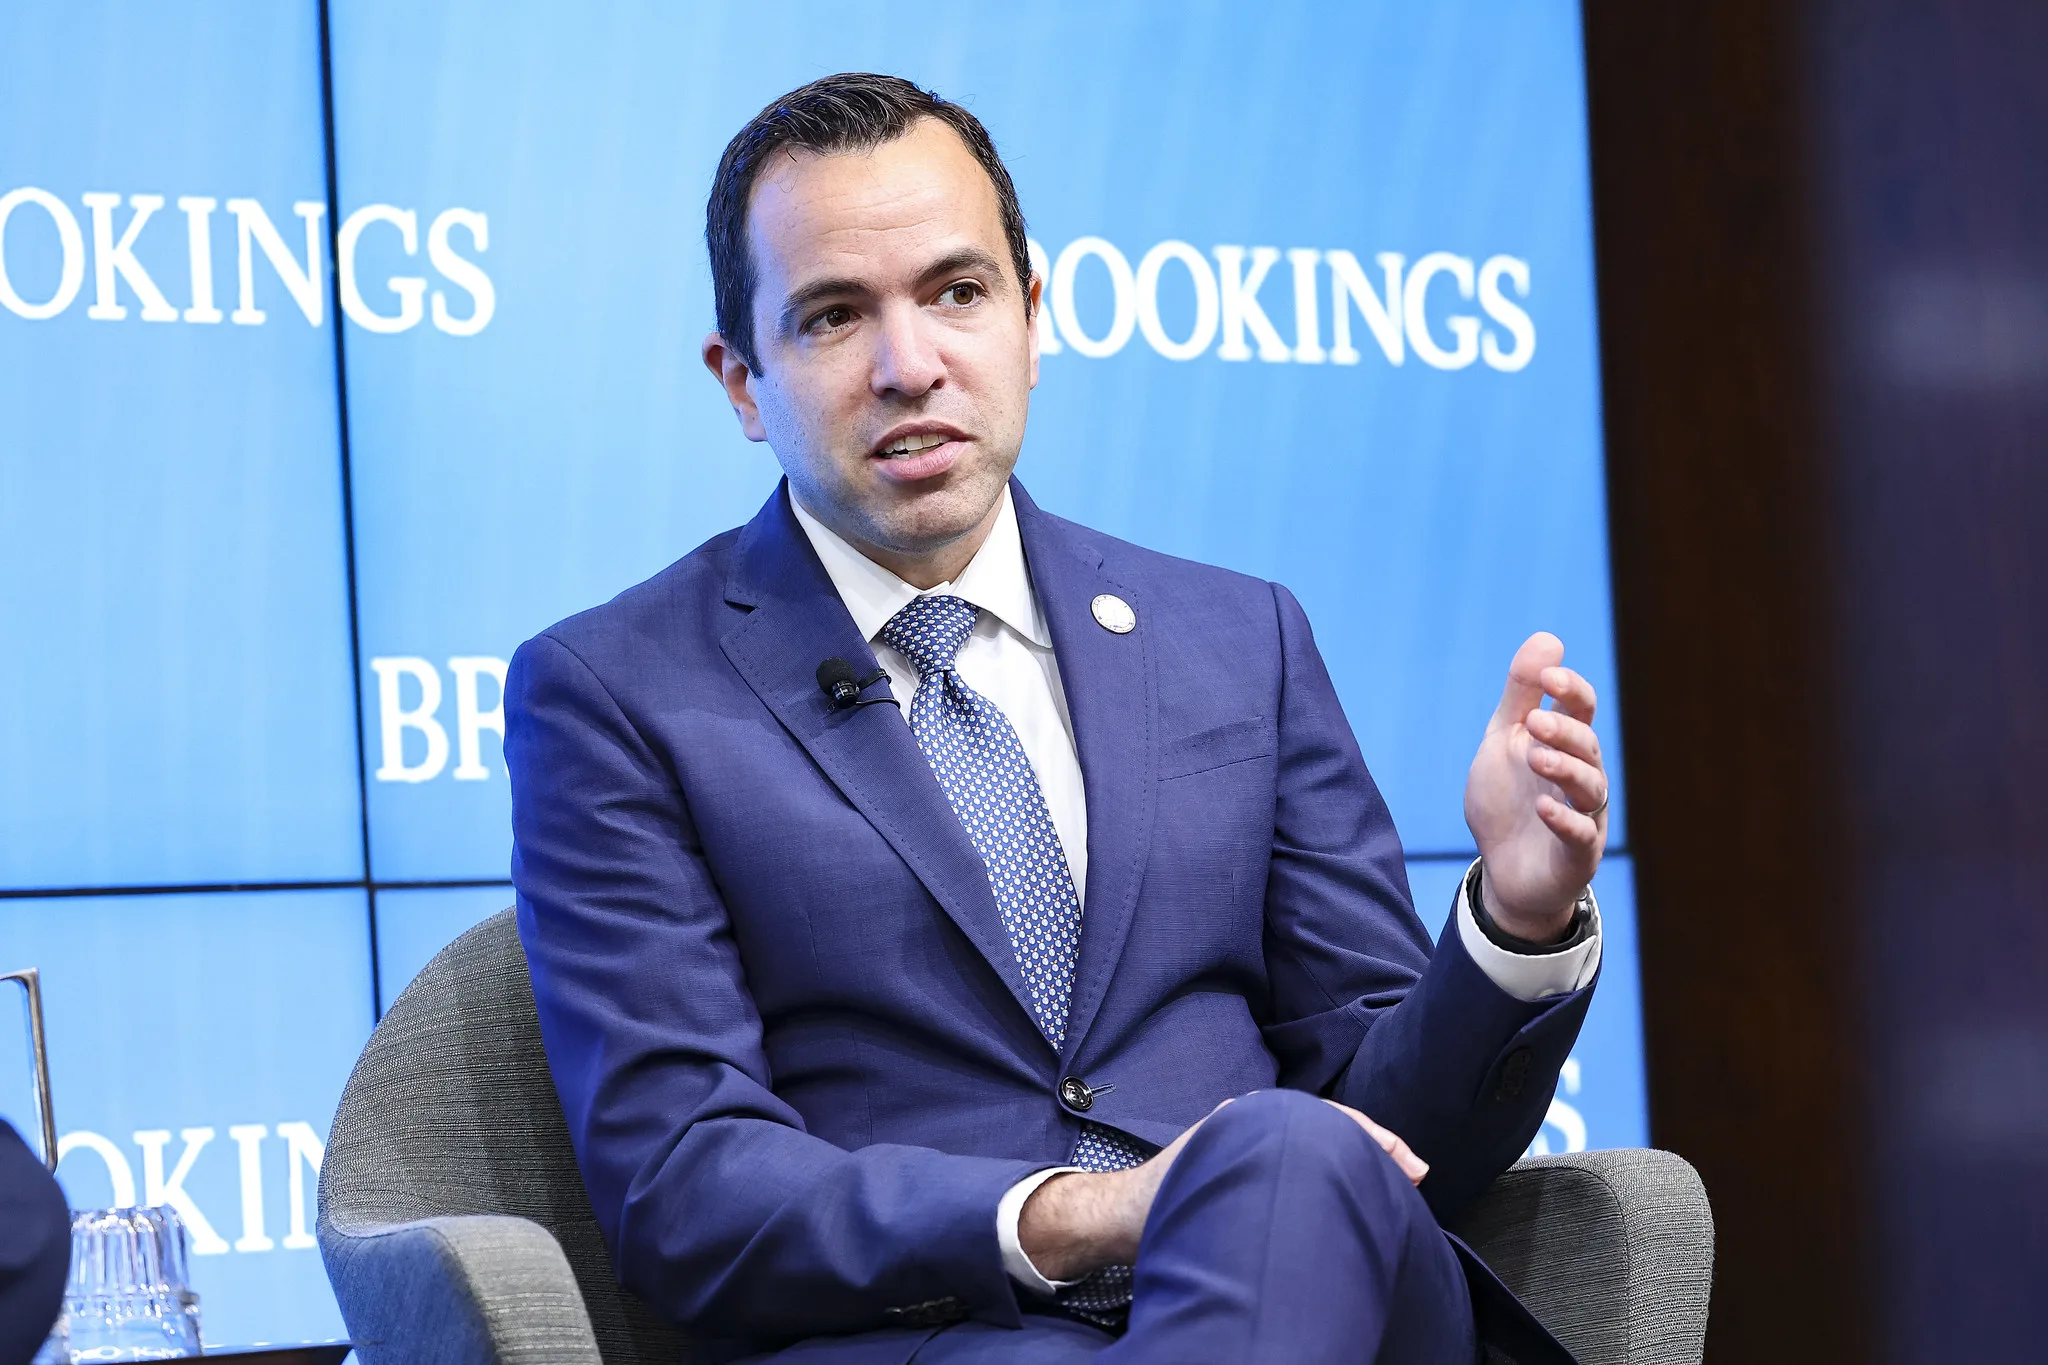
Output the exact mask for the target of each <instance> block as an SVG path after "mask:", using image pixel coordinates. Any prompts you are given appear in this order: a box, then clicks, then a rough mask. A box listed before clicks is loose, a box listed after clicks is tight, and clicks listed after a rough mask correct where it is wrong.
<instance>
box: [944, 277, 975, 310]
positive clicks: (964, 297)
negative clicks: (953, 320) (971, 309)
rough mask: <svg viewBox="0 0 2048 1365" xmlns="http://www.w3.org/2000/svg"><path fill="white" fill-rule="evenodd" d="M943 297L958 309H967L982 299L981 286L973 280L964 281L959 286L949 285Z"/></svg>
mask: <svg viewBox="0 0 2048 1365" xmlns="http://www.w3.org/2000/svg"><path fill="white" fill-rule="evenodd" d="M942 297H944V299H945V300H946V302H948V303H950V304H952V305H953V306H954V307H956V308H965V307H966V306H967V305H968V304H970V303H973V302H974V301H975V300H976V299H978V298H980V297H981V286H980V285H978V284H976V283H974V282H973V281H972V280H962V281H960V282H959V283H958V284H949V285H947V286H946V292H945V294H944V295H943V296H942Z"/></svg>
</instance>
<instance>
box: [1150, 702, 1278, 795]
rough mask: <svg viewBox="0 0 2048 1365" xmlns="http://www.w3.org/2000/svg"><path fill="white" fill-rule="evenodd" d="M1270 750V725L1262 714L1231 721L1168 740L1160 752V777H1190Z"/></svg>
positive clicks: (1262, 756)
mask: <svg viewBox="0 0 2048 1365" xmlns="http://www.w3.org/2000/svg"><path fill="white" fill-rule="evenodd" d="M1272 752H1273V725H1272V722H1271V721H1268V720H1266V719H1265V718H1264V717H1261V716H1253V717H1251V718H1249V719H1247V720H1233V721H1231V722H1229V723H1228V724H1225V725H1216V726H1212V727H1210V728H1209V729H1207V730H1198V731H1196V732H1195V733H1194V734H1192V735H1187V736H1184V737H1183V738H1180V739H1170V740H1168V741H1167V742H1166V743H1165V745H1164V746H1163V747H1162V748H1161V750H1160V754H1159V777H1160V780H1162V781H1164V780H1165V779H1167V778H1170V777H1189V776H1192V775H1193V774H1195V773H1205V772H1207V771H1209V770H1210V769H1211V768H1221V767H1223V766H1224V765H1225V764H1229V763H1242V762H1244V761H1245V760H1246V759H1252V758H1265V757H1268V756H1269V755H1271V754H1272Z"/></svg>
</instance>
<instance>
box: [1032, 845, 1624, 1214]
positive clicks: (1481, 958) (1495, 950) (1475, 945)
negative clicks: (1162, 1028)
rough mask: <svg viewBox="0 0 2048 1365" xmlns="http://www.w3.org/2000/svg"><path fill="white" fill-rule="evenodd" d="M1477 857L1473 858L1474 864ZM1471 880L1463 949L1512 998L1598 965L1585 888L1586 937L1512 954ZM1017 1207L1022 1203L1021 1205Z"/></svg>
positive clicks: (1585, 976) (1564, 982)
mask: <svg viewBox="0 0 2048 1365" xmlns="http://www.w3.org/2000/svg"><path fill="white" fill-rule="evenodd" d="M1478 862H1479V860H1478V859H1477V858H1475V859H1473V860H1472V865H1473V866H1475V867H1476V866H1477V865H1478ZM1471 884H1472V867H1467V868H1466V869H1465V875H1464V876H1462V877H1460V878H1458V906H1457V911H1456V913H1457V916H1458V937H1459V939H1461V940H1462V941H1463V942H1464V944H1465V951H1466V952H1467V953H1468V954H1470V955H1471V958H1472V960H1473V961H1474V962H1476V963H1478V964H1479V970H1480V971H1482V972H1485V973H1486V974H1487V975H1488V976H1490V977H1492V978H1493V984H1494V985H1496V986H1498V987H1500V988H1501V989H1502V990H1504V991H1506V992H1507V993H1508V994H1509V995H1512V996H1513V997H1515V999H1517V1000H1545V999H1548V998H1549V997H1551V996H1553V995H1569V994H1571V992H1573V991H1576V990H1581V989H1583V988H1584V987H1585V985H1586V983H1587V982H1589V981H1591V980H1592V979H1593V977H1594V976H1595V975H1596V974H1597V973H1598V972H1599V970H1600V903H1599V902H1598V901H1595V900H1593V893H1592V892H1591V891H1590V890H1589V891H1588V892H1587V893H1586V899H1587V900H1588V901H1589V902H1590V903H1591V904H1592V907H1593V923H1592V925H1591V926H1590V927H1589V928H1588V929H1587V932H1586V937H1585V938H1584V939H1582V940H1581V941H1580V942H1578V943H1576V944H1574V945H1573V946H1571V947H1569V948H1564V949H1560V950H1559V951H1557V952H1554V953H1511V952H1509V951H1508V950H1507V949H1505V948H1503V947H1500V946H1499V945H1498V944H1496V943H1494V941H1493V940H1492V939H1490V938H1488V937H1487V936H1486V933H1485V931H1484V930H1482V929H1481V928H1480V927H1479V921H1478V920H1476V919H1474V918H1473V916H1472V907H1471V906H1470V905H1468V904H1467V903H1466V898H1465V888H1466V887H1468V886H1470V885H1471ZM1020 1207H1021V1205H1020Z"/></svg>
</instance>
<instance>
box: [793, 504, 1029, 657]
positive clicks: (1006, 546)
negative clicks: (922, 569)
mask: <svg viewBox="0 0 2048 1365" xmlns="http://www.w3.org/2000/svg"><path fill="white" fill-rule="evenodd" d="M789 509H790V511H792V512H794V513H796V521H797V525H799V526H801V527H803V529H804V535H806V536H807V537H809V538H810V542H811V548H812V549H813V550H816V551H817V552H818V559H819V560H820V561H821V562H822V563H823V564H824V566H825V573H826V575H827V576H829V577H830V578H831V580H832V586H833V588H834V589H836V590H837V591H838V593H839V599H840V600H841V601H842V602H844V603H846V610H847V612H848V613H849V614H850V615H851V616H852V617H853V623H854V624H855V625H856V626H858V627H860V633H861V635H862V636H863V637H864V638H866V639H868V640H873V639H874V638H875V637H876V636H877V635H880V634H881V633H882V627H884V626H886V625H888V624H889V619H890V618H891V617H893V616H894V615H895V614H896V613H897V612H899V611H901V610H903V608H904V607H906V606H908V605H909V604H910V602H911V601H912V600H913V599H914V598H918V597H922V596H927V595H930V596H939V595H944V596H948V597H958V598H960V599H961V600H963V601H966V602H971V603H973V604H974V605H975V606H977V607H979V608H981V609H982V610H983V611H985V612H987V613H989V615H991V616H994V617H995V618H996V619H998V620H1000V621H1001V622H1002V623H1003V624H1004V625H1006V626H1008V627H1009V628H1010V629H1011V630H1014V631H1016V632H1017V633H1018V634H1019V635H1021V636H1023V637H1024V638H1025V639H1027V640H1029V641H1030V642H1031V643H1032V644H1034V645H1037V646H1038V647H1039V648H1040V649H1050V648H1052V632H1051V631H1050V630H1049V629H1047V627H1046V624H1045V617H1044V615H1043V614H1042V613H1041V612H1040V611H1039V609H1038V596H1037V594H1036V593H1034V592H1033V591H1032V590H1031V575H1030V573H1029V572H1028V571H1027V570H1026V568H1025V567H1024V537H1023V536H1022V535H1021V534H1020V533H1019V532H1018V530H1017V508H1016V505H1015V504H1014V503H1012V502H1011V500H1010V490H1009V488H1008V487H1007V486H1005V487H1004V489H1003V500H1002V504H1001V506H1000V508H999V509H998V510H997V512H996V524H995V525H994V526H993V527H991V528H990V529H989V533H988V539H987V540H985V541H983V542H982V543H981V548H980V549H979V550H976V551H975V552H974V558H973V559H972V560H970V561H968V564H967V567H966V568H964V569H962V570H961V571H960V576H959V577H958V578H956V579H954V580H953V581H952V582H951V583H941V584H939V586H938V587H936V588H932V589H931V590H930V591H929V593H928V594H927V593H921V592H919V591H918V590H917V589H916V588H914V587H912V586H911V585H910V584H908V583H906V582H904V581H903V580H902V579H900V578H898V577H897V576H896V575H895V574H893V573H891V572H889V570H887V569H885V568H883V567H882V566H881V565H879V564H877V563H875V561H874V560H872V559H869V558H868V557H867V556H866V555H864V554H862V553H861V552H860V551H859V550H856V549H854V548H853V546H852V545H850V544H848V543H847V542H846V540H845V539H844V538H842V537H841V536H840V535H839V533H838V532H836V531H834V530H833V529H832V528H831V527H829V526H827V525H825V523H824V522H822V521H819V520H818V519H817V518H816V517H814V516H812V515H811V514H810V512H809V511H808V510H807V509H806V508H805V507H804V505H803V503H802V502H801V501H799V500H798V498H797V496H796V490H794V489H791V490H790V493H789Z"/></svg>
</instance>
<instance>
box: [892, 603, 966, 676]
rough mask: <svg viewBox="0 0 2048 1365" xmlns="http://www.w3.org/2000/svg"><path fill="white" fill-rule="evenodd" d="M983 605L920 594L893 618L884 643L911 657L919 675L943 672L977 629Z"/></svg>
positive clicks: (904, 655) (911, 661) (911, 662)
mask: <svg viewBox="0 0 2048 1365" xmlns="http://www.w3.org/2000/svg"><path fill="white" fill-rule="evenodd" d="M980 614H981V608H979V607H977V606H975V605H974V604H973V603H972V602H967V601H963V600H961V599H960V598H958V597H920V598H917V599H916V600H914V601H913V602H911V603H910V604H909V605H908V606H906V607H904V608H903V610H901V611H899V612H897V613H896V614H895V615H894V616H892V617H890V618H889V624H887V625H886V626H883V627H882V643H883V644H885V645H889V646H891V647H893V648H894V649H896V650H897V651H898V652H900V653H901V654H902V655H903V657H904V658H906V659H908V660H910V666H911V667H912V668H915V669H916V670H917V676H918V677H919V678H928V677H930V676H931V675H932V674H934V673H943V672H945V671H946V670H947V669H949V668H951V667H952V666H953V660H954V659H955V658H957V657H959V654H960V646H962V645H964V644H966V643H967V637H968V636H969V635H972V634H973V633H974V619H975V617H977V616H979V615H980Z"/></svg>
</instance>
